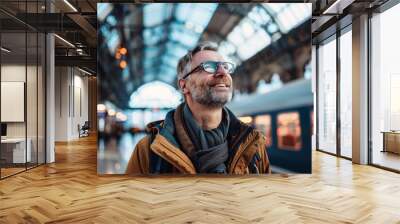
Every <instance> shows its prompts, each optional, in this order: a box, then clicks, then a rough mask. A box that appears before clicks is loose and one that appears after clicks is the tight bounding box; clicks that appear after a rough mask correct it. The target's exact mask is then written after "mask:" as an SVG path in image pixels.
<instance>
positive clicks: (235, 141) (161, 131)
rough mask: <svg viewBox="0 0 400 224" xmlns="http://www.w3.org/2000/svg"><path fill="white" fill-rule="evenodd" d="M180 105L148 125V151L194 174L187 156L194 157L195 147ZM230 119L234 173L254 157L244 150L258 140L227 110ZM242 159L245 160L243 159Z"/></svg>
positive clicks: (231, 170)
mask: <svg viewBox="0 0 400 224" xmlns="http://www.w3.org/2000/svg"><path fill="white" fill-rule="evenodd" d="M182 110H183V104H181V105H179V106H178V107H177V108H176V109H175V110H171V111H170V112H168V113H167V115H166V117H165V120H164V121H156V122H152V123H150V124H149V125H148V126H147V128H148V130H149V131H151V132H152V133H153V134H156V137H155V139H154V141H153V143H152V144H151V146H150V148H151V149H152V151H153V152H154V153H156V154H157V155H159V156H161V157H162V158H163V159H165V160H166V161H168V162H169V163H170V164H172V165H173V166H174V167H176V168H177V169H178V170H180V172H182V173H185V174H195V173H196V169H195V167H194V165H193V163H192V162H191V160H190V158H189V156H191V155H192V154H193V153H195V147H194V145H193V143H192V141H191V140H190V137H189V135H188V134H187V131H186V130H187V129H186V127H185V123H184V122H183V117H182V114H183V113H182ZM227 111H228V113H229V116H230V118H231V119H230V124H229V131H228V139H227V141H228V147H229V159H228V164H230V165H229V166H228V168H229V173H235V172H236V171H235V170H236V168H235V167H237V164H242V163H245V164H248V162H249V161H250V160H251V158H252V156H253V155H254V153H255V151H254V149H251V150H246V148H247V146H248V145H249V144H251V143H252V142H253V141H255V140H256V138H258V137H259V135H258V133H257V132H256V131H255V130H254V128H252V127H250V126H248V125H245V124H243V123H242V122H241V121H240V120H239V119H237V118H236V116H235V115H234V114H233V113H232V112H231V111H230V110H229V109H227ZM243 155H244V157H243Z"/></svg>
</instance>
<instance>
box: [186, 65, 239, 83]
mask: <svg viewBox="0 0 400 224" xmlns="http://www.w3.org/2000/svg"><path fill="white" fill-rule="evenodd" d="M220 65H221V66H222V68H223V69H224V70H225V71H226V72H227V73H229V74H232V73H233V72H234V71H235V65H234V64H233V63H230V62H224V61H205V62H202V63H200V64H199V65H198V66H197V67H196V68H194V69H192V71H190V72H189V73H187V74H186V75H184V76H183V77H182V79H186V78H187V77H188V76H189V75H190V74H192V73H194V72H197V71H198V70H199V69H202V70H203V71H205V72H207V73H210V74H216V73H217V71H218V68H219V66H220Z"/></svg>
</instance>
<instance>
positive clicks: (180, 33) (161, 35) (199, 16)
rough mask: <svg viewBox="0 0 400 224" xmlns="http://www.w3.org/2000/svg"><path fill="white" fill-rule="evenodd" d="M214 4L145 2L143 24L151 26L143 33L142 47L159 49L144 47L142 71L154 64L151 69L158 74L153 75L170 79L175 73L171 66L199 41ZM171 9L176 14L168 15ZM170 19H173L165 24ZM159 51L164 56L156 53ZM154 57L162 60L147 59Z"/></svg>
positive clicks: (214, 7) (213, 9)
mask: <svg viewBox="0 0 400 224" xmlns="http://www.w3.org/2000/svg"><path fill="white" fill-rule="evenodd" d="M217 6H218V4H216V3H209V4H199V3H196V4H193V3H190V4H189V3H178V4H168V5H166V4H159V3H153V4H147V5H146V6H145V7H144V26H145V27H148V26H152V28H147V29H145V30H144V32H143V39H144V43H145V48H148V47H150V46H151V47H153V48H155V49H157V48H159V49H160V50H162V51H156V50H152V51H150V52H148V51H147V50H145V54H144V59H143V61H144V62H143V63H144V67H145V72H147V69H149V68H150V67H149V66H154V67H155V66H157V67H156V68H154V69H153V71H155V72H158V73H160V74H154V77H158V78H160V79H163V80H164V81H167V80H172V81H173V80H174V79H175V76H176V71H175V69H173V68H175V67H176V64H177V63H178V60H179V58H180V57H182V56H183V55H184V54H185V53H186V52H187V51H188V50H189V49H191V48H193V47H194V46H195V45H196V44H197V43H198V41H199V39H200V36H201V33H203V31H204V29H205V27H206V26H207V24H208V23H209V22H210V19H211V17H212V15H213V14H214V11H215V10H216V8H217ZM171 12H174V13H175V14H174V15H171ZM170 18H173V19H172V20H169V21H168V23H166V20H168V19H170ZM164 41H165V42H164ZM159 52H162V53H163V55H159ZM154 57H157V58H158V59H162V60H160V61H157V63H149V62H147V61H154ZM146 75H147V74H145V76H146ZM162 77H163V78H162Z"/></svg>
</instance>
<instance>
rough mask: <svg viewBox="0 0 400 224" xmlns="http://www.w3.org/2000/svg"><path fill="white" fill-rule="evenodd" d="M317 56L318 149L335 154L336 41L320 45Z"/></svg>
mask: <svg viewBox="0 0 400 224" xmlns="http://www.w3.org/2000/svg"><path fill="white" fill-rule="evenodd" d="M333 38H335V37H333ZM318 56H319V60H318V62H317V63H318V65H319V68H318V93H319V94H318V99H317V104H318V125H319V126H318V149H320V150H323V151H326V152H330V153H335V154H336V39H333V40H332V41H330V42H328V43H326V44H323V45H320V47H319V49H318Z"/></svg>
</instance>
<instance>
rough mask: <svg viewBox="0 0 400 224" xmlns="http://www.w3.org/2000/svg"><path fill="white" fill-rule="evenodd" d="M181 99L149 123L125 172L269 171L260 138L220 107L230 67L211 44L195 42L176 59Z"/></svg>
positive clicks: (228, 83) (228, 97)
mask: <svg viewBox="0 0 400 224" xmlns="http://www.w3.org/2000/svg"><path fill="white" fill-rule="evenodd" d="M177 70H178V85H179V87H180V89H181V91H182V93H183V95H184V98H185V102H184V103H182V104H181V105H179V106H178V107H177V108H176V109H175V110H172V111H170V112H168V113H167V115H166V118H165V120H164V121H158V122H153V123H150V124H149V125H148V126H147V127H148V130H149V132H150V133H151V134H150V135H148V136H146V137H145V138H143V139H142V140H141V141H139V143H138V144H137V145H136V148H135V150H134V152H133V154H132V156H131V158H130V161H129V163H128V167H127V170H126V173H127V174H162V173H179V174H199V173H218V174H249V173H256V174H258V173H269V172H270V168H269V160H268V156H267V154H266V147H265V141H266V139H265V136H263V135H262V134H261V133H260V132H258V131H256V130H255V129H254V128H252V127H250V126H247V125H245V124H244V123H242V122H240V121H239V120H238V119H237V118H236V117H235V115H234V114H233V113H232V112H230V111H229V110H228V108H226V107H224V105H225V104H226V103H227V102H229V101H230V100H231V98H232V89H233V86H232V77H231V74H232V73H233V72H234V65H233V64H232V63H229V62H225V60H224V59H223V58H222V56H221V55H220V54H219V53H218V52H217V48H216V46H215V44H212V43H209V42H207V43H201V44H200V45H198V46H197V47H196V48H195V49H194V50H193V51H190V52H189V53H187V54H186V55H185V56H184V57H182V58H181V59H180V60H179V63H178V69H177Z"/></svg>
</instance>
